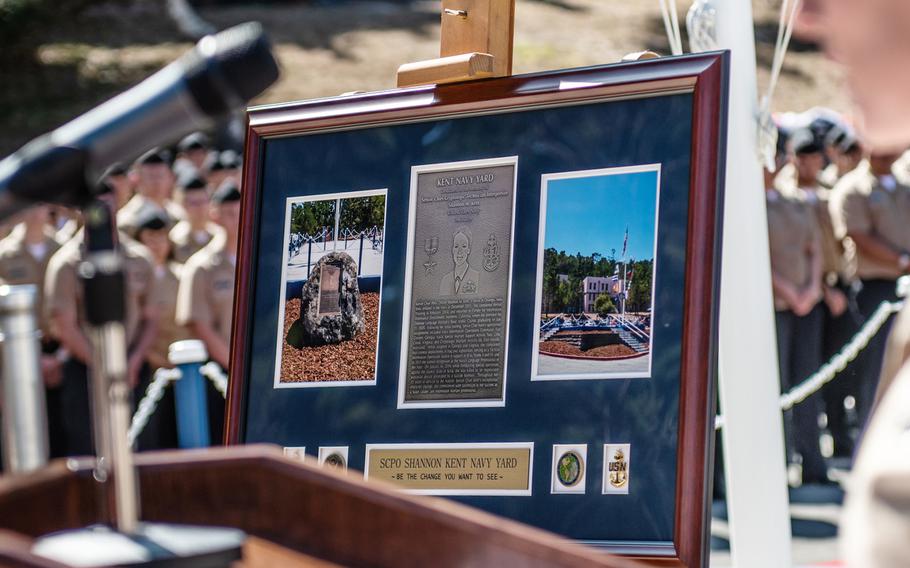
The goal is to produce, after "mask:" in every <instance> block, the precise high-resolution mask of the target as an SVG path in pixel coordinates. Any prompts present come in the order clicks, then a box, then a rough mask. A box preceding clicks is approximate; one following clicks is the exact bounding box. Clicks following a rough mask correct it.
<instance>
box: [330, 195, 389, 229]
mask: <svg viewBox="0 0 910 568" xmlns="http://www.w3.org/2000/svg"><path fill="white" fill-rule="evenodd" d="M384 221H385V196H384V195H373V196H370V197H353V198H350V199H342V200H341V218H340V219H339V224H340V227H339V229H348V230H351V231H354V232H360V231H366V230H368V229H371V228H373V227H379V228H380V229H381V228H382V225H383V222H384Z"/></svg>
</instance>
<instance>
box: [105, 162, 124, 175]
mask: <svg viewBox="0 0 910 568" xmlns="http://www.w3.org/2000/svg"><path fill="white" fill-rule="evenodd" d="M124 175H126V166H124V165H123V163H122V162H114V163H113V164H111V165H110V166H109V167H108V168H107V169H106V170H104V174H102V176H101V177H111V176H124Z"/></svg>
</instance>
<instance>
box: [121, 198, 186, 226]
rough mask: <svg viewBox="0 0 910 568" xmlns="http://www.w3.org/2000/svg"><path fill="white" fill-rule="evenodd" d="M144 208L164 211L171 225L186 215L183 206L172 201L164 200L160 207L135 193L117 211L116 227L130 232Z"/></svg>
mask: <svg viewBox="0 0 910 568" xmlns="http://www.w3.org/2000/svg"><path fill="white" fill-rule="evenodd" d="M146 208H153V209H157V210H158V211H159V212H161V213H164V214H165V216H167V217H168V218H169V219H170V220H171V223H170V225H169V226H171V227H173V226H174V225H175V224H176V223H177V222H178V221H180V220H182V219H183V218H184V217H186V213H185V212H184V211H183V207H181V206H180V205H178V204H177V203H175V202H173V201H167V202H165V204H164V207H162V206H160V205H158V204H157V203H155V202H154V201H151V200H149V199H146V198H145V197H143V196H142V195H139V194H136V195H134V196H133V197H132V198H130V200H129V201H127V202H126V205H124V206H123V207H122V208H121V209H120V210H119V211H117V228H118V229H120V230H121V231H125V232H127V233H130V234H132V232H133V231H134V229H135V228H136V223H137V222H138V220H139V215H140V214H141V213H142V212H143V211H145V209H146Z"/></svg>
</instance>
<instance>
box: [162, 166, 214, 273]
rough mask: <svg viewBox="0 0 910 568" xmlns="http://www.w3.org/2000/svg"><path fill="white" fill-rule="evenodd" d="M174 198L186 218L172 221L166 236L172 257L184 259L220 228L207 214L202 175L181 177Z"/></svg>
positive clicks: (194, 252)
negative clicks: (171, 227) (171, 248)
mask: <svg viewBox="0 0 910 568" xmlns="http://www.w3.org/2000/svg"><path fill="white" fill-rule="evenodd" d="M176 198H177V203H178V204H179V205H180V206H181V207H183V210H184V212H185V213H186V218H185V219H183V220H182V221H180V222H178V223H177V224H176V225H174V228H173V229H171V232H170V235H169V236H170V239H171V243H173V249H174V260H176V261H177V262H180V263H183V262H186V261H187V260H189V258H190V257H191V256H193V255H194V254H196V252H198V251H199V250H200V249H201V248H202V247H204V246H205V245H207V244H209V242H211V240H212V237H214V236H215V235H217V234H219V233H221V228H220V227H219V226H218V225H216V224H215V223H213V222H212V221H211V218H210V217H209V214H210V211H209V209H210V207H209V206H210V199H209V194H208V191H207V188H206V182H205V180H204V179H202V178H201V177H199V176H198V175H193V174H190V175H185V176H183V177H181V178H180V180H179V181H178V182H177V195H176Z"/></svg>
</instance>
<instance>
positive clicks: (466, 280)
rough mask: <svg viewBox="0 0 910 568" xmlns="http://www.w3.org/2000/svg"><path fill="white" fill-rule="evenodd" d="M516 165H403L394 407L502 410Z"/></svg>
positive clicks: (491, 162) (510, 162)
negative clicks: (407, 186) (402, 284)
mask: <svg viewBox="0 0 910 568" xmlns="http://www.w3.org/2000/svg"><path fill="white" fill-rule="evenodd" d="M516 168H517V161H516V160H515V159H514V158H502V159H493V160H481V161H477V162H462V163H456V164H436V165H430V166H417V167H414V168H412V178H411V203H412V210H411V220H410V231H411V240H410V242H409V247H410V249H409V258H410V259H411V260H410V266H409V272H410V276H409V277H408V278H410V281H408V282H407V283H406V285H409V288H408V290H406V294H405V297H406V300H405V301H406V305H405V308H406V315H405V322H404V329H405V331H404V332H403V333H402V336H403V338H406V339H405V340H403V341H402V350H403V353H402V367H401V369H402V371H401V372H402V376H401V379H400V383H399V405H400V406H407V405H424V404H428V405H436V406H439V405H443V406H446V405H448V406H459V405H477V406H484V405H499V406H501V405H502V404H504V400H503V399H504V393H505V361H506V345H507V343H506V333H507V328H508V309H509V292H510V275H511V262H510V261H511V258H510V255H511V246H512V222H513V203H514V198H515V176H516Z"/></svg>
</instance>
